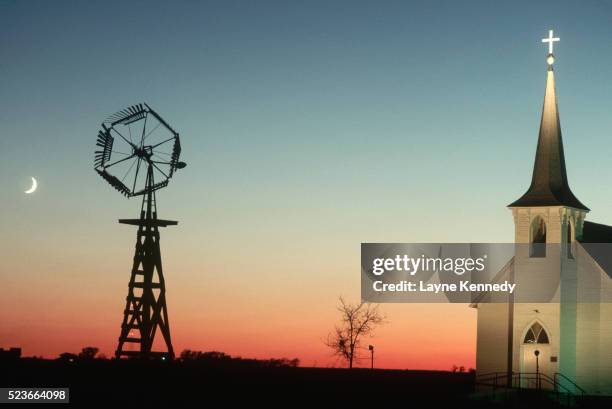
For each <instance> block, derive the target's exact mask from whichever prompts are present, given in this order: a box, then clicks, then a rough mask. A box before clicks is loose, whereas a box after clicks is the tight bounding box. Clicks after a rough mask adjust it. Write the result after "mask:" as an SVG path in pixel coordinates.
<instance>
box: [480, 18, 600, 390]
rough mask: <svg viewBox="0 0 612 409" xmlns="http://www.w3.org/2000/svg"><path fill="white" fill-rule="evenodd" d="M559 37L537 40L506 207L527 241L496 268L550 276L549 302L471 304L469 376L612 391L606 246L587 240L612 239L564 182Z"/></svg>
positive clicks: (520, 239) (518, 235) (507, 273)
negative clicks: (529, 102)
mask: <svg viewBox="0 0 612 409" xmlns="http://www.w3.org/2000/svg"><path fill="white" fill-rule="evenodd" d="M558 40H559V39H558V38H554V37H553V33H552V30H551V31H550V33H549V37H548V38H546V39H544V40H542V41H543V42H546V43H548V46H549V53H548V57H547V63H548V70H547V73H546V91H545V94H544V105H543V108H542V118H541V123H540V133H539V138H538V144H537V150H536V155H535V164H534V168H533V177H532V181H531V186H530V187H529V189H528V190H527V192H526V193H525V194H524V195H523V196H521V197H520V198H519V199H518V200H516V201H515V202H513V203H511V204H510V205H509V206H508V207H509V208H510V210H511V211H512V216H513V218H514V228H515V243H524V244H525V245H519V246H516V251H515V254H514V257H513V258H512V260H511V261H510V262H509V263H508V264H506V266H505V267H504V269H503V270H502V271H500V273H499V274H498V277H513V278H514V279H515V280H517V281H520V280H522V279H527V280H528V279H530V278H531V277H537V276H538V273H539V272H547V273H550V274H554V275H556V276H557V277H558V285H557V287H556V289H555V292H556V294H555V297H556V298H555V299H556V302H546V303H528V302H514V301H513V300H509V301H508V302H504V303H492V302H491V303H489V302H486V300H485V297H487V295H486V294H483V295H481V298H480V299H478V300H476V302H474V303H472V304H471V307H473V308H476V309H477V316H478V324H477V354H476V371H477V372H476V376H477V380H479V379H480V380H484V384H487V382H488V384H489V385H491V384H493V382H495V385H498V384H499V385H500V386H503V385H504V384H505V385H506V386H512V387H526V388H545V389H557V390H562V391H571V392H572V393H585V394H592V395H596V394H604V395H612V303H611V302H610V300H611V297H610V294H612V278H611V277H612V263H611V262H610V258H612V251H609V249H610V248H612V245H605V246H606V247H601V246H604V245H601V246H600V247H599V248H600V251H594V250H593V248H592V246H590V244H592V243H612V226H605V225H602V224H597V223H592V222H589V221H586V220H585V218H586V216H587V214H588V212H589V209H588V208H587V207H586V206H585V205H584V204H582V202H581V201H580V200H578V198H576V196H574V194H573V193H572V191H571V190H570V187H569V184H568V178H567V172H566V168H565V158H564V154H563V143H562V139H561V127H560V122H559V112H558V110H557V98H556V96H555V75H554V71H553V63H554V57H553V42H555V41H558ZM596 246H597V245H596ZM607 246H610V247H607ZM477 382H478V381H477Z"/></svg>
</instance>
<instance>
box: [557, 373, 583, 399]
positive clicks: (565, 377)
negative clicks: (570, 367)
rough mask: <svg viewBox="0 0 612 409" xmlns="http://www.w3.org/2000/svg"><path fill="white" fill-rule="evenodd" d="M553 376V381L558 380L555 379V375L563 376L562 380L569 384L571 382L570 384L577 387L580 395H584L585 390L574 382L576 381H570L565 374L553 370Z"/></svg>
mask: <svg viewBox="0 0 612 409" xmlns="http://www.w3.org/2000/svg"><path fill="white" fill-rule="evenodd" d="M553 377H554V379H555V383H558V381H557V377H561V378H563V379H564V380H566V381H567V382H569V383H570V384H572V386H573V387H574V388H576V389H578V390H579V391H580V393H581V394H582V395H585V394H586V391H585V390H584V389H582V388H581V387H580V386H578V385H577V384H576V382H574V381H572V380H571V379H570V378H568V377H567V376H565V375H563V374H562V373H561V372H555V373H554V375H553Z"/></svg>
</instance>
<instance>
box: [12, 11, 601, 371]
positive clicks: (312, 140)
mask: <svg viewBox="0 0 612 409" xmlns="http://www.w3.org/2000/svg"><path fill="white" fill-rule="evenodd" d="M551 28H552V29H554V30H555V35H556V36H557V37H560V38H561V41H560V42H559V43H556V44H555V57H556V62H555V71H556V82H557V97H558V102H559V110H560V117H561V125H562V129H563V136H564V144H565V156H566V161H567V169H568V175H569V180H570V184H571V186H572V190H573V191H574V193H575V194H576V196H577V197H578V198H579V199H580V200H581V201H582V202H583V203H584V204H585V205H587V206H588V207H590V208H591V209H592V210H591V213H590V214H589V215H588V218H587V219H588V220H591V221H597V222H601V223H606V224H612V213H610V212H609V207H610V204H612V188H610V187H609V186H608V185H607V184H606V183H602V182H603V181H606V180H609V179H610V178H611V177H612V167H610V166H608V164H607V163H608V161H609V158H610V154H611V153H612V142H611V141H610V135H611V134H612V116H610V115H609V107H610V106H612V92H611V91H612V83H611V82H610V81H609V74H608V73H609V72H611V70H612V41H610V39H611V36H612V3H609V2H604V1H585V2H575V1H571V2H570V1H541V2H537V4H536V2H529V1H525V2H520V1H513V2H503V3H502V2H489V1H463V2H453V1H414V2H407V1H333V2H329V1H308V2H298V1H257V2H253V1H231V0H230V1H213V2H210V1H208V2H195V1H174V2H155V1H148V2H144V1H143V2H138V1H130V2H112V1H105V2H104V3H95V2H77V1H54V2H46V1H27V0H26V1H7V0H0V108H1V109H0V124H2V127H1V131H0V133H1V135H0V184H1V186H2V189H1V190H0V203H1V209H2V211H1V212H0V256H1V258H2V263H1V264H0V292H1V296H0V347H10V346H21V347H22V348H23V351H24V354H25V355H28V356H30V355H43V356H47V357H54V356H57V354H59V353H61V352H65V351H78V350H80V348H81V347H83V346H86V345H95V346H98V347H100V349H101V350H102V352H104V353H105V354H107V355H112V353H113V351H114V348H115V347H116V341H117V337H118V335H119V329H120V321H121V318H122V311H123V307H124V302H125V298H124V297H125V295H126V293H127V282H128V280H129V272H130V267H131V259H132V256H133V254H132V253H133V249H134V240H135V230H134V229H133V227H130V226H125V225H120V224H118V223H117V219H119V218H130V217H136V216H137V215H138V210H139V205H140V203H139V200H138V199H131V200H127V199H125V198H124V197H122V196H121V195H119V194H117V192H116V191H115V190H114V189H113V188H112V187H110V186H109V185H108V184H106V182H105V181H103V180H102V179H101V178H100V177H98V175H97V174H96V173H95V172H94V171H93V152H94V150H95V137H96V134H97V132H98V129H99V127H100V123H101V122H102V121H103V120H104V119H105V118H106V117H107V116H108V115H110V114H112V113H114V112H116V111H118V110H119V109H122V108H124V107H127V106H129V105H132V104H134V103H138V102H142V101H146V102H147V103H148V104H149V105H151V106H152V107H153V108H154V109H155V110H156V111H157V112H159V113H160V114H161V115H162V116H163V117H164V118H165V119H166V120H167V121H168V122H169V123H170V124H171V125H172V126H173V127H174V128H175V129H176V130H177V131H178V132H179V133H180V137H181V145H182V147H183V151H182V156H181V160H184V161H185V162H186V163H187V164H188V165H187V167H186V168H185V169H183V170H180V171H179V172H178V173H177V174H176V175H175V177H174V178H173V179H172V180H171V182H170V184H169V186H168V187H167V188H166V189H164V190H162V191H161V192H159V194H158V212H159V216H160V217H163V218H167V219H173V220H178V221H179V224H178V226H176V227H170V228H168V229H165V230H164V231H163V232H162V239H161V244H162V257H163V262H164V273H165V277H166V285H167V302H168V310H169V313H170V326H171V331H172V336H173V342H174V346H175V350H177V351H179V352H180V351H181V350H183V349H185V348H189V349H195V350H221V351H224V352H226V353H229V354H231V355H237V356H244V357H255V358H269V357H289V358H294V357H297V358H300V359H301V361H302V364H303V365H308V366H310V365H315V366H333V365H339V364H340V363H339V362H337V360H336V359H335V358H333V357H332V356H331V354H330V351H329V350H328V349H327V347H326V346H325V345H324V344H323V340H324V339H325V338H326V336H327V334H328V333H329V332H330V331H331V330H332V329H333V326H334V324H335V323H336V321H337V319H338V314H337V311H336V310H335V306H336V304H337V299H338V297H339V296H341V295H342V296H344V297H345V298H346V299H347V300H348V301H352V302H357V301H358V300H359V294H360V292H359V283H360V280H359V274H360V268H359V260H360V254H359V252H360V243H362V242H406V243H411V242H436V243H443V242H510V241H512V240H513V237H514V236H513V224H512V217H511V215H510V212H509V211H508V209H507V208H506V206H507V205H508V204H509V203H510V202H512V201H514V200H515V199H517V198H518V197H519V196H520V195H521V194H522V193H524V191H525V190H526V189H527V187H528V185H529V182H530V178H531V171H532V165H533V158H534V154H535V148H536V141H537V133H538V126H539V117H540V110H541V105H542V100H543V92H544V86H545V82H544V81H545V75H546V62H545V57H546V53H547V48H546V46H545V45H544V44H542V43H541V42H540V39H541V38H543V37H546V36H547V34H548V30H549V29H551ZM32 176H34V177H36V178H37V179H38V181H39V188H38V190H37V191H36V192H35V194H32V195H25V194H24V193H23V191H24V190H26V189H27V188H28V187H29V184H30V178H31V177H32ZM381 308H382V310H383V311H384V312H385V313H386V315H387V317H388V322H389V323H388V324H386V325H385V326H383V327H381V328H380V329H379V330H377V331H376V336H375V338H374V339H372V340H367V341H366V342H370V343H375V345H376V351H377V363H378V365H380V366H383V367H388V368H430V369H449V368H450V367H451V366H452V365H464V366H466V367H470V366H474V364H475V338H476V311H475V310H473V309H470V308H468V307H467V306H466V305H463V304H461V305H449V304H445V305H443V304H440V305H437V304H393V305H392V304H385V305H383V306H382V307H381ZM364 364H366V363H364Z"/></svg>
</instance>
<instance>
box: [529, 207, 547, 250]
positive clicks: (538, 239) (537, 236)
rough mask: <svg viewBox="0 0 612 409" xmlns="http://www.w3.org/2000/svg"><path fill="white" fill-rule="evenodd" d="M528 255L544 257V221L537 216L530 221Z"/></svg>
mask: <svg viewBox="0 0 612 409" xmlns="http://www.w3.org/2000/svg"><path fill="white" fill-rule="evenodd" d="M529 250H530V251H529V256H530V257H546V223H544V219H542V218H541V217H540V216H537V217H536V218H535V219H533V222H532V223H531V248H530V249H529Z"/></svg>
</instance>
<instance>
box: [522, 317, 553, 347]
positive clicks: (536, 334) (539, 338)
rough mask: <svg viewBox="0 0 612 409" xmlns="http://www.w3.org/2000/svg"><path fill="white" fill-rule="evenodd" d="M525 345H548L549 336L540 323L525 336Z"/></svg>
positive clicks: (532, 327) (535, 324)
mask: <svg viewBox="0 0 612 409" xmlns="http://www.w3.org/2000/svg"><path fill="white" fill-rule="evenodd" d="M523 343H524V344H548V343H549V341H548V334H547V333H546V330H545V329H544V327H542V325H540V323H538V322H534V323H533V325H532V326H531V328H529V330H528V331H527V333H526V334H525V339H524V340H523Z"/></svg>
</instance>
